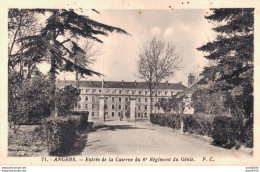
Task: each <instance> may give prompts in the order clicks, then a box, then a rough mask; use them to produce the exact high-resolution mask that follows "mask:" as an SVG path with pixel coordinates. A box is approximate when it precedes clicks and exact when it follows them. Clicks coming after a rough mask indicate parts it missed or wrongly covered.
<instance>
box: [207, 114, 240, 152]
mask: <svg viewBox="0 0 260 172" xmlns="http://www.w3.org/2000/svg"><path fill="white" fill-rule="evenodd" d="M242 126H243V121H242V120H241V119H239V118H231V117H227V116H216V117H215V118H214V123H213V134H212V137H213V139H214V140H213V143H214V144H216V145H218V146H221V147H224V148H232V147H234V146H236V145H237V142H240V141H241V136H242V134H241V131H242Z"/></svg>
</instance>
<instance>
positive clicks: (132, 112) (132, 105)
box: [130, 96, 136, 121]
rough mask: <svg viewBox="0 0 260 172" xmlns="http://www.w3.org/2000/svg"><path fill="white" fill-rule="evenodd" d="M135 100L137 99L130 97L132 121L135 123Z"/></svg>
mask: <svg viewBox="0 0 260 172" xmlns="http://www.w3.org/2000/svg"><path fill="white" fill-rule="evenodd" d="M135 100H136V97H134V96H131V97H130V121H135Z"/></svg>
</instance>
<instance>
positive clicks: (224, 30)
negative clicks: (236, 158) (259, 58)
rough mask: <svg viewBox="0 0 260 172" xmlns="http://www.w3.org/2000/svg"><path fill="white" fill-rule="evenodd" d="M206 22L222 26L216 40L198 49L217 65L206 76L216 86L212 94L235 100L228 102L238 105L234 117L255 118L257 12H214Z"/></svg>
mask: <svg viewBox="0 0 260 172" xmlns="http://www.w3.org/2000/svg"><path fill="white" fill-rule="evenodd" d="M205 18H206V19H208V20H211V21H212V22H217V23H218V24H219V26H217V27H215V28H213V30H214V31H215V32H216V33H217V37H216V38H215V40H214V41H212V42H208V43H207V44H206V45H203V46H202V47H200V48H198V50H199V51H204V52H206V53H207V55H206V56H205V58H206V59H208V60H209V61H214V65H212V66H209V67H205V68H204V71H203V72H202V75H203V76H204V78H206V79H207V80H208V81H213V82H214V86H213V87H212V90H215V91H218V90H221V91H222V92H223V93H225V94H226V95H227V96H229V97H231V98H232V99H229V101H228V102H229V103H230V104H233V105H234V104H236V108H233V114H236V115H238V116H241V117H252V116H253V68H254V63H253V52H254V44H253V41H254V9H250V8H246V9H245V8H239V9H236V8H233V9H212V14H210V15H209V16H206V17H205ZM239 106H240V107H242V108H240V107H239ZM238 109H240V111H239V110H238ZM241 110H242V111H241Z"/></svg>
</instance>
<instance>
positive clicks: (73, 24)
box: [20, 9, 128, 116]
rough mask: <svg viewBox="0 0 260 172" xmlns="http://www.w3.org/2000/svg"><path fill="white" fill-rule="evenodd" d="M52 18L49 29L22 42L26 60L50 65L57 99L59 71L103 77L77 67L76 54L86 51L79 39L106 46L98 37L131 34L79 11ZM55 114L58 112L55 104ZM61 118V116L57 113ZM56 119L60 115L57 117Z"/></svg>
mask: <svg viewBox="0 0 260 172" xmlns="http://www.w3.org/2000/svg"><path fill="white" fill-rule="evenodd" d="M47 12H48V13H49V17H48V19H47V20H46V25H45V26H44V27H43V28H42V30H41V31H40V33H39V34H38V35H33V36H28V37H24V38H21V39H20V41H26V44H25V45H24V48H23V54H24V56H34V59H35V60H36V61H37V60H39V61H43V60H46V61H48V62H50V64H51V67H50V75H51V80H52V85H53V95H54V96H55V81H56V74H57V73H58V71H70V72H72V71H75V70H77V71H78V73H79V74H80V75H82V76H84V75H93V74H95V75H100V73H98V72H95V71H92V70H90V69H87V68H85V67H83V66H80V65H78V64H77V63H75V59H74V58H75V56H74V55H75V54H74V53H75V52H77V53H78V52H81V53H83V54H85V51H84V50H83V49H82V48H81V47H80V45H79V44H77V42H76V41H75V39H76V40H79V39H92V40H94V41H97V42H100V43H102V40H100V39H99V38H98V37H97V36H98V35H103V36H108V33H112V32H117V33H120V34H128V33H127V32H126V31H124V30H123V29H120V28H117V27H113V26H109V25H105V24H102V23H99V22H97V21H94V20H92V19H90V18H89V17H88V16H85V15H80V14H78V13H77V12H76V11H75V10H66V9H52V10H47ZM53 104H54V110H53V112H55V111H56V110H55V109H56V108H55V107H56V106H55V102H53ZM55 114H57V112H55ZM55 116H56V115H55Z"/></svg>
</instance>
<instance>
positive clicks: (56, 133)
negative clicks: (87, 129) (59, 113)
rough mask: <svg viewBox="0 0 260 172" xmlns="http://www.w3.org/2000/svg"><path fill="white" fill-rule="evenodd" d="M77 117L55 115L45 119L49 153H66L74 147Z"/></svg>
mask: <svg viewBox="0 0 260 172" xmlns="http://www.w3.org/2000/svg"><path fill="white" fill-rule="evenodd" d="M79 121H80V119H79V117H77V116H73V117H71V116H70V117H57V118H49V119H48V120H47V129H48V133H49V149H50V155H58V156H61V155H66V154H67V153H69V151H70V150H72V149H73V148H74V144H75V143H76V139H77V133H76V131H77V128H78V126H79Z"/></svg>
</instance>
